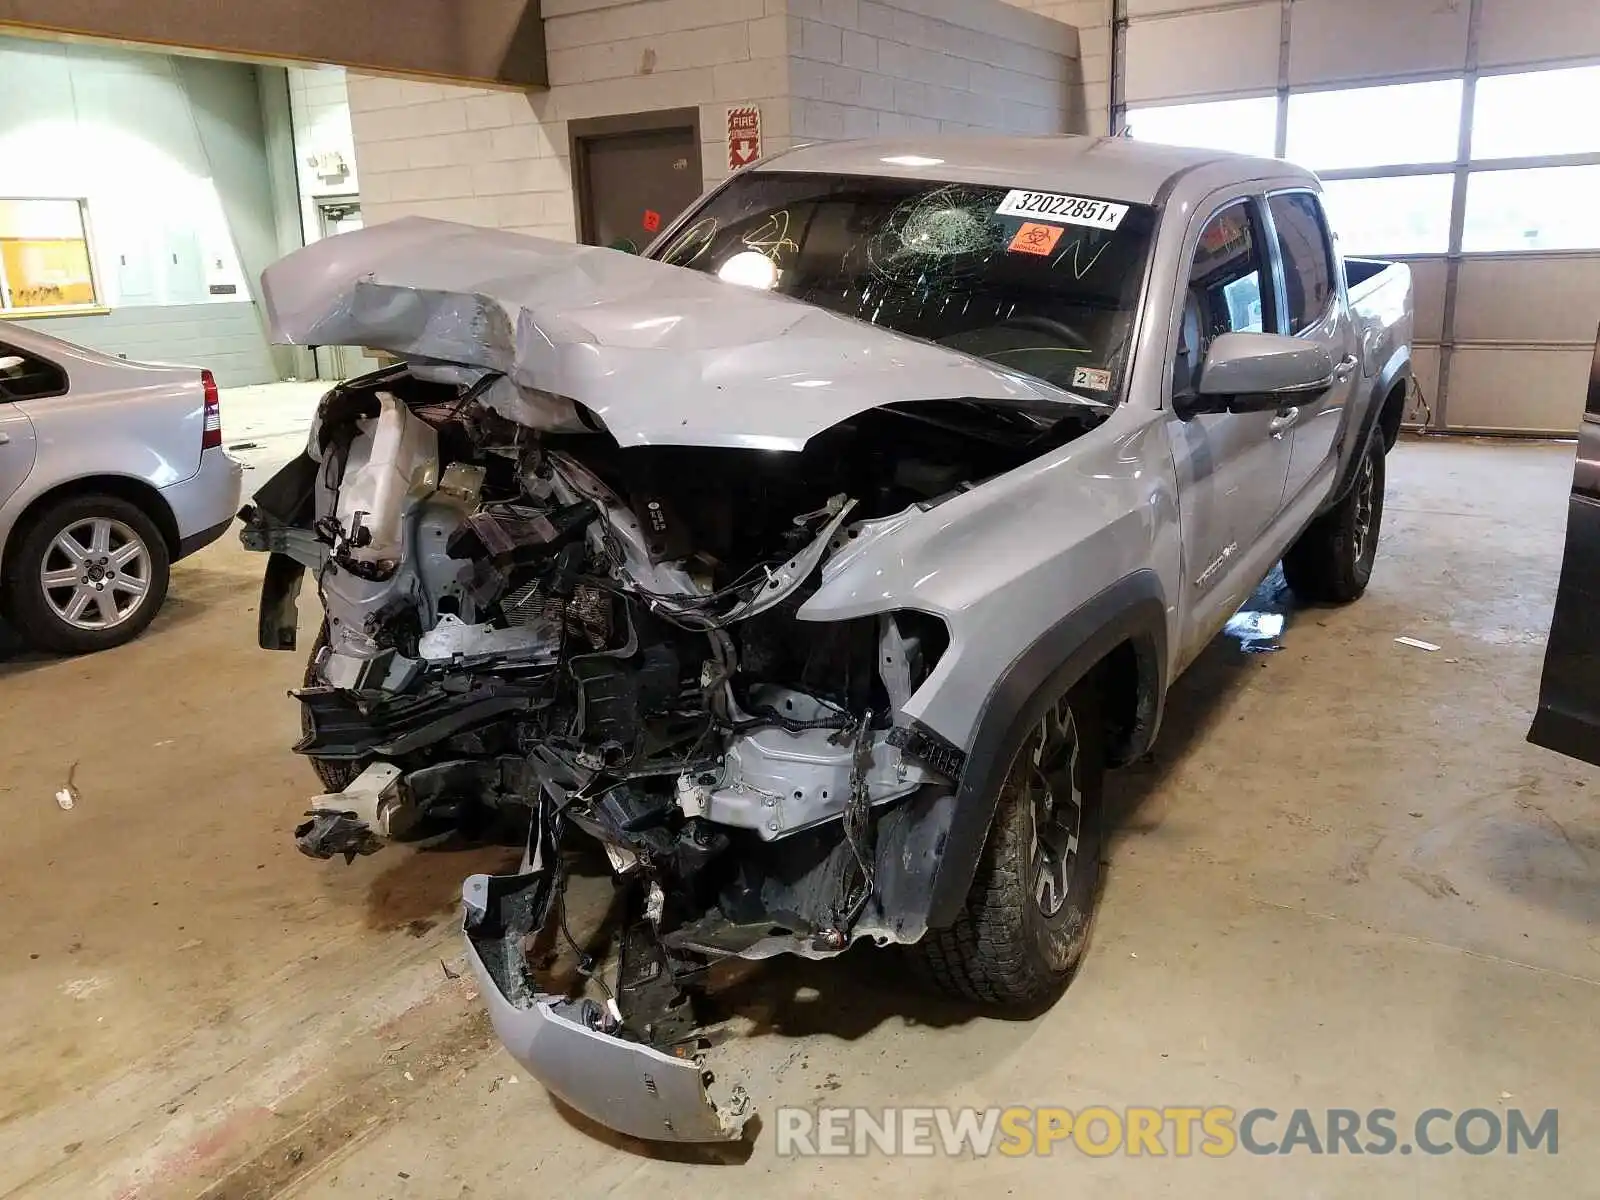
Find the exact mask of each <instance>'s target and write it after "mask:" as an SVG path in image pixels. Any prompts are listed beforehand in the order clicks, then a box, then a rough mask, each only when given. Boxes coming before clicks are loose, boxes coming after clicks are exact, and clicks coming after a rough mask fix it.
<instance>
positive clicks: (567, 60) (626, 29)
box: [348, 0, 790, 240]
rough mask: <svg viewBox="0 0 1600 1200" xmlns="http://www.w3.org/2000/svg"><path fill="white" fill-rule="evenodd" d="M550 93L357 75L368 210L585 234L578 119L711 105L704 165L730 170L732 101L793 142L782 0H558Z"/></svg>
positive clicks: (354, 115) (709, 175)
mask: <svg viewBox="0 0 1600 1200" xmlns="http://www.w3.org/2000/svg"><path fill="white" fill-rule="evenodd" d="M543 7H544V13H545V18H546V20H545V39H546V44H547V46H548V48H549V57H550V62H549V65H550V84H551V86H550V89H549V91H547V92H529V93H519V92H507V91H492V90H483V89H477V88H463V87H455V86H451V85H448V84H434V83H412V82H407V81H402V80H395V79H384V78H375V77H372V76H363V75H358V74H355V73H353V72H352V73H351V74H350V75H349V76H348V87H349V96H350V115H351V123H352V126H353V128H354V130H355V141H356V160H357V164H358V167H357V170H358V173H359V174H360V176H361V192H362V215H363V217H364V218H365V219H366V220H367V222H368V223H372V222H375V221H382V220H386V219H388V218H391V217H397V216H405V215H421V216H435V217H444V218H447V219H450V220H456V221H466V222H469V223H471V224H475V225H486V226H494V227H498V228H505V229H514V230H518V231H521V232H524V233H531V234H537V235H539V236H543V237H554V238H564V239H567V240H573V239H575V238H576V236H577V232H576V230H577V218H576V213H575V211H574V207H573V194H572V166H571V162H570V158H569V154H570V151H569V143H568V137H567V125H568V122H569V121H574V120H581V119H584V118H588V117H599V116H611V115H616V114H619V113H635V112H645V111H649V110H652V109H670V108H691V107H698V108H699V110H700V129H701V136H702V138H703V139H704V144H703V145H702V147H701V168H702V174H703V176H704V182H705V183H706V184H707V185H708V186H709V185H710V184H712V183H715V182H716V181H717V180H719V179H722V178H723V177H724V176H726V175H727V158H726V154H727V151H726V148H725V142H724V140H723V139H724V122H725V119H726V116H725V113H726V109H727V107H728V106H729V105H734V104H739V105H743V104H758V105H759V106H760V108H761V121H762V140H763V146H764V149H765V152H766V153H768V154H772V153H774V152H776V151H778V150H782V149H787V148H788V146H789V144H790V143H789V102H788V99H787V93H788V74H789V60H788V55H787V18H786V16H785V14H784V12H783V0H636V2H633V3H629V2H627V0H623V2H620V3H619V2H618V0H545V3H544V6H543Z"/></svg>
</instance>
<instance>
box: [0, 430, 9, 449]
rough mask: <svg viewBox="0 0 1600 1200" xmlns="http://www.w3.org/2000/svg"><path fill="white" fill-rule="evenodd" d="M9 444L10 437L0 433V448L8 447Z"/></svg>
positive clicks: (7, 434)
mask: <svg viewBox="0 0 1600 1200" xmlns="http://www.w3.org/2000/svg"><path fill="white" fill-rule="evenodd" d="M10 444H11V435H10V434H9V433H0V446H9V445H10Z"/></svg>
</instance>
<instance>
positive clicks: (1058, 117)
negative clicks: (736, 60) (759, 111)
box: [788, 0, 1088, 141]
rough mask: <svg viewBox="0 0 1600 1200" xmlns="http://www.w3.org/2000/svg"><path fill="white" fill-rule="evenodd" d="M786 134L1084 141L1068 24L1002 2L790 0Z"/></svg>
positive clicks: (827, 137)
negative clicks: (1058, 136) (1079, 137)
mask: <svg viewBox="0 0 1600 1200" xmlns="http://www.w3.org/2000/svg"><path fill="white" fill-rule="evenodd" d="M788 34H789V54H790V59H789V84H790V95H791V96H792V98H793V99H792V103H793V109H792V115H791V119H790V124H791V131H792V133H793V135H794V137H795V138H797V139H802V140H806V141H828V140H831V139H834V138H851V137H873V136H876V135H880V134H883V135H894V134H906V133H1024V134H1048V133H1081V132H1085V131H1086V130H1087V128H1088V126H1087V125H1086V124H1085V121H1086V117H1085V113H1084V103H1085V100H1084V90H1083V87H1082V83H1081V80H1080V79H1079V73H1078V63H1077V58H1078V35H1077V31H1076V30H1074V29H1073V28H1072V27H1071V26H1069V25H1065V24H1063V23H1062V22H1060V21H1057V20H1052V19H1050V18H1048V17H1046V16H1041V15H1040V14H1038V13H1032V12H1027V11H1023V10H1021V9H1018V8H1016V7H1013V6H1012V5H1009V4H1004V3H1001V0H789V4H788Z"/></svg>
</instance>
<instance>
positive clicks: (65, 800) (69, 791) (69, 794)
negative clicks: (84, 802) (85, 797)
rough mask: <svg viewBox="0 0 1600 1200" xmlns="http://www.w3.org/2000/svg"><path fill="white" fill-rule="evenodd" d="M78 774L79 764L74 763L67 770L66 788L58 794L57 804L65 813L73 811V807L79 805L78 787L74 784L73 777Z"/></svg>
mask: <svg viewBox="0 0 1600 1200" xmlns="http://www.w3.org/2000/svg"><path fill="white" fill-rule="evenodd" d="M77 773H78V764H77V763H73V764H72V765H71V766H70V767H68V768H67V783H66V786H65V787H63V788H60V789H59V790H58V791H57V792H56V804H58V805H59V806H60V807H61V809H62V810H63V811H64V812H70V811H72V809H73V807H74V806H75V805H76V804H77V803H78V785H77V784H75V783H73V782H72V777H73V776H74V775H76V774H77Z"/></svg>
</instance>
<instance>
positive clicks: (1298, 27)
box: [1112, 0, 1600, 436]
mask: <svg viewBox="0 0 1600 1200" xmlns="http://www.w3.org/2000/svg"><path fill="white" fill-rule="evenodd" d="M1114 32H1115V53H1114V64H1113V94H1112V100H1113V121H1114V122H1115V127H1116V128H1118V129H1123V128H1126V129H1127V130H1128V131H1129V132H1130V133H1131V135H1132V136H1133V137H1135V138H1142V139H1149V140H1156V141H1176V142H1185V143H1189V144H1197V145H1216V146H1219V147H1222V148H1226V149H1236V150H1242V151H1247V152H1251V153H1259V154H1279V155H1286V156H1287V157H1289V158H1292V159H1294V160H1295V161H1297V162H1300V163H1302V164H1303V165H1305V166H1308V167H1311V168H1312V169H1314V170H1316V171H1318V173H1319V174H1321V175H1322V177H1323V179H1324V181H1325V182H1326V185H1327V189H1328V205H1329V208H1330V210H1331V212H1332V215H1333V217H1334V220H1335V221H1336V222H1337V223H1338V226H1339V229H1340V233H1341V241H1342V248H1343V249H1344V251H1345V252H1346V253H1347V254H1371V255H1382V256H1386V257H1391V258H1400V259H1403V260H1404V261H1406V262H1409V263H1410V264H1411V265H1412V269H1413V272H1414V275H1415V280H1416V290H1417V341H1418V345H1417V351H1416V362H1417V380H1418V383H1419V391H1420V401H1421V402H1420V403H1417V404H1414V405H1413V406H1412V409H1411V411H1410V413H1409V414H1408V415H1409V417H1410V419H1411V420H1412V421H1413V422H1414V423H1417V424H1425V425H1427V426H1428V427H1430V428H1435V429H1449V430H1456V431H1463V432H1471V431H1477V432H1509V433H1521V434H1548V433H1555V434H1561V435H1567V436H1570V435H1571V434H1572V433H1573V431H1574V430H1576V428H1577V426H1578V421H1579V416H1580V413H1581V412H1582V408H1583V395H1584V386H1585V382H1586V379H1587V375H1588V364H1589V359H1590V356H1591V354H1592V349H1593V345H1594V337H1595V329H1596V325H1597V324H1600V116H1597V114H1600V3H1597V2H1596V0H1246V2H1242V3H1223V4H1218V3H1203V2H1201V0H1117V14H1116V20H1115V23H1114Z"/></svg>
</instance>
